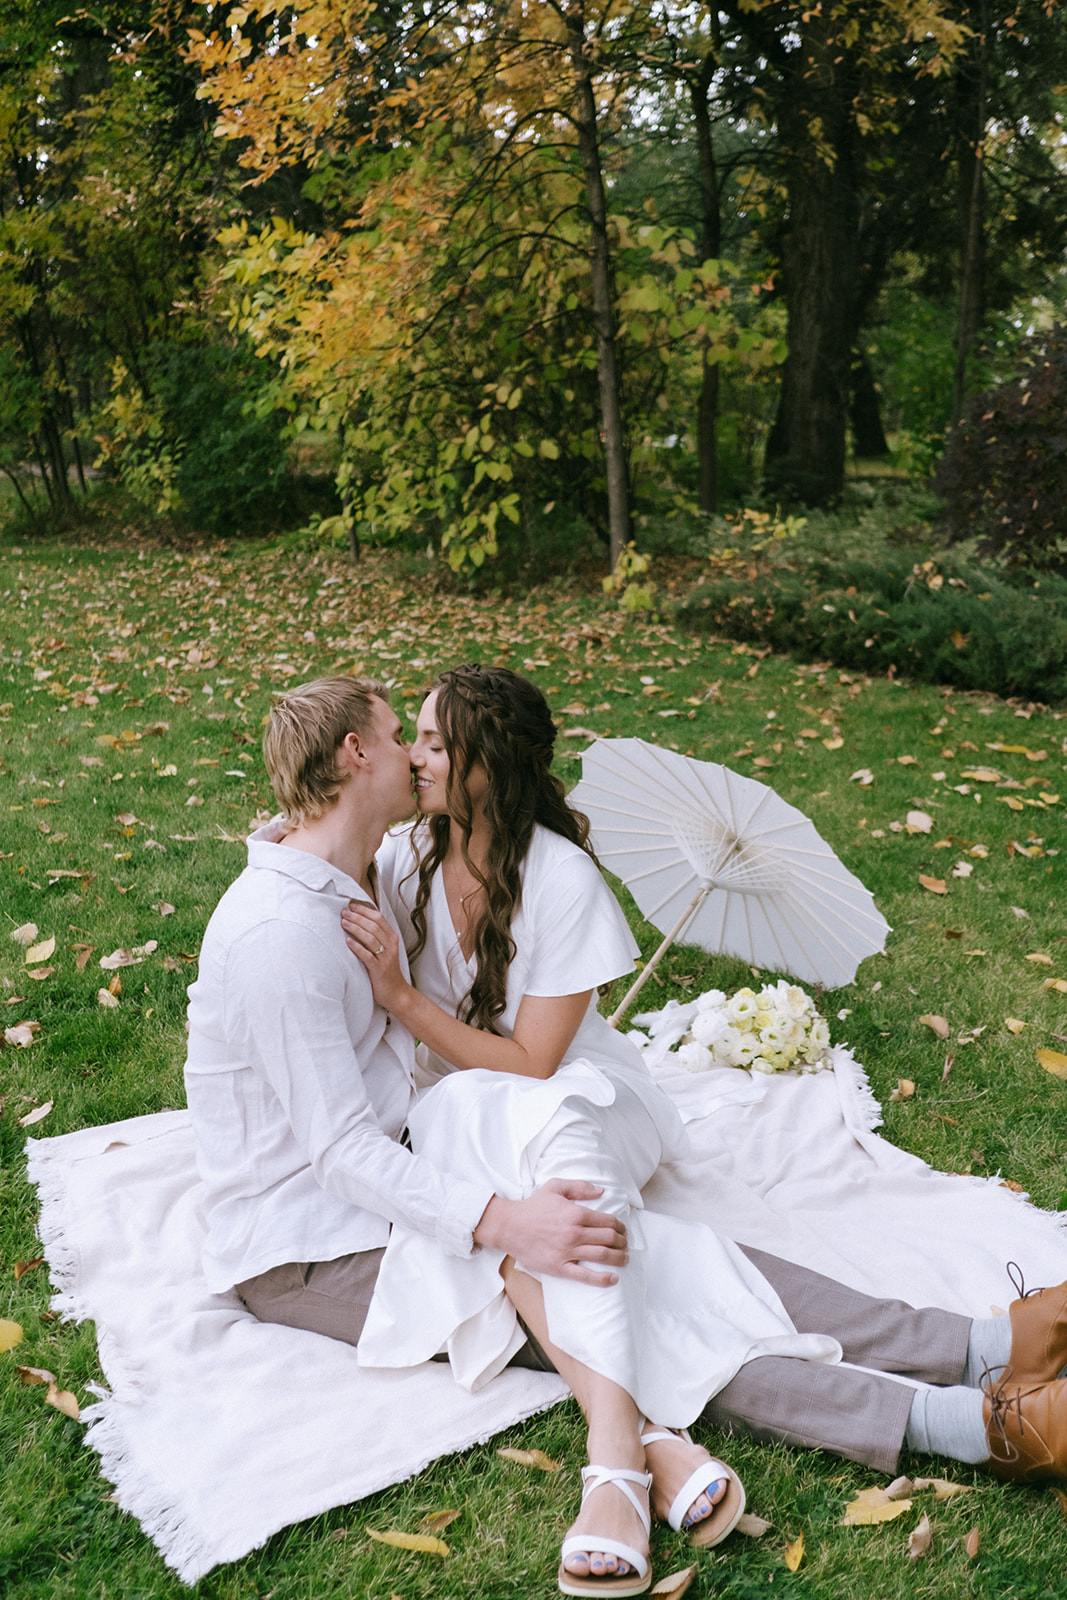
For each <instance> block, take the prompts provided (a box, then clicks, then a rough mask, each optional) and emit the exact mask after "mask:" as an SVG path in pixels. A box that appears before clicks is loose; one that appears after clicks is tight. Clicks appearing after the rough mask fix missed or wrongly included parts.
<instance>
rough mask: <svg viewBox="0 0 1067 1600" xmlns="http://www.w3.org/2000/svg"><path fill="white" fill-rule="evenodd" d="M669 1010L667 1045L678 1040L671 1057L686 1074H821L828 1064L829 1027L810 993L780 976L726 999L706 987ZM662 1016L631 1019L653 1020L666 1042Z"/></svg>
mask: <svg viewBox="0 0 1067 1600" xmlns="http://www.w3.org/2000/svg"><path fill="white" fill-rule="evenodd" d="M667 1010H669V1011H671V1012H672V1019H671V1020H672V1021H673V1026H672V1027H671V1028H670V1033H671V1034H672V1035H673V1038H672V1040H671V1043H672V1044H673V1043H675V1042H677V1049H676V1050H672V1052H671V1056H670V1058H669V1059H671V1060H673V1061H676V1062H677V1064H678V1065H679V1066H681V1067H684V1068H685V1069H686V1070H687V1071H688V1072H707V1071H708V1070H709V1069H710V1068H712V1067H747V1068H750V1069H751V1070H752V1071H753V1072H819V1071H821V1070H822V1069H823V1068H824V1067H828V1066H829V1065H830V1060H829V1050H830V1030H829V1028H828V1027H827V1025H826V1023H825V1021H824V1020H823V1018H822V1017H820V1015H819V1013H818V1012H817V1011H816V1009H815V1004H814V1002H813V1000H812V998H811V996H810V995H808V994H805V992H804V990H803V989H801V988H799V987H798V986H797V985H796V984H794V983H786V981H785V979H784V978H783V979H779V981H778V982H777V983H774V984H764V986H763V988H762V989H760V990H759V991H758V992H757V991H756V990H754V989H738V991H737V993H736V994H733V995H730V996H729V997H727V995H725V994H724V993H723V991H722V990H721V989H709V990H708V991H707V992H706V993H705V994H702V995H700V996H698V998H697V999H696V1000H695V1001H692V1002H690V1003H689V1004H688V1005H685V1006H675V1007H668V1008H667ZM683 1019H684V1020H685V1021H686V1022H687V1023H688V1027H687V1029H686V1031H685V1032H684V1033H683V1032H681V1030H680V1027H679V1024H680V1023H681V1022H682V1021H683ZM661 1020H662V1021H664V1022H665V1021H666V1020H667V1015H666V1011H664V1012H660V1013H652V1014H648V1015H646V1016H644V1017H638V1018H635V1021H636V1022H637V1023H639V1024H646V1025H647V1024H648V1023H653V1026H652V1029H651V1032H652V1036H653V1038H656V1037H657V1035H659V1036H660V1038H661V1041H662V1042H664V1043H665V1042H666V1040H665V1039H664V1038H663V1035H662V1029H661V1027H658V1026H656V1025H655V1024H656V1023H659V1022H661ZM635 1042H638V1043H641V1042H642V1041H640V1040H637V1041H635ZM645 1042H647V1041H645Z"/></svg>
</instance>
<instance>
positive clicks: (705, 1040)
mask: <svg viewBox="0 0 1067 1600" xmlns="http://www.w3.org/2000/svg"><path fill="white" fill-rule="evenodd" d="M729 1031H730V1024H729V1023H728V1022H727V1020H726V1014H725V1012H724V1011H723V1010H722V1009H721V1008H720V1009H719V1010H717V1011H698V1012H697V1014H696V1016H695V1017H694V1018H693V1026H692V1029H691V1034H692V1037H693V1038H694V1039H695V1040H696V1041H697V1043H698V1044H703V1045H707V1047H708V1049H709V1050H713V1049H714V1048H715V1046H716V1045H718V1044H720V1043H721V1041H722V1040H723V1039H724V1038H725V1037H726V1035H727V1033H728V1032H729Z"/></svg>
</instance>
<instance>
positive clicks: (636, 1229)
mask: <svg viewBox="0 0 1067 1600" xmlns="http://www.w3.org/2000/svg"><path fill="white" fill-rule="evenodd" d="M554 740H555V728H554V726H553V723H552V718H551V713H550V711H549V708H548V705H547V703H546V702H545V699H544V697H543V696H542V695H541V693H540V691H539V690H538V689H537V688H536V687H535V686H534V685H533V684H531V683H529V682H528V681H527V680H525V679H523V678H521V677H519V676H518V675H517V674H515V673H512V672H508V671H505V670H503V669H498V668H483V667H478V666H465V667H460V668H457V669H455V670H453V671H451V672H447V673H445V674H444V675H443V676H442V677H441V679H439V681H438V683H437V684H436V685H435V687H434V689H433V691H431V693H430V695H429V696H428V698H427V700H426V702H425V704H424V705H423V707H422V710H421V712H420V715H419V719H418V726H417V737H416V740H415V743H414V745H413V747H412V750H411V763H412V768H413V772H414V776H415V791H416V796H417V800H418V807H419V813H420V820H419V821H418V822H416V823H415V824H414V825H413V826H412V827H411V828H409V829H407V830H405V831H404V832H402V833H401V834H399V835H396V836H392V837H390V838H389V839H387V840H386V841H385V845H384V847H383V852H382V854H381V855H380V857H379V871H380V874H381V884H382V890H383V892H384V893H385V894H386V895H387V896H388V898H389V900H390V903H391V905H392V907H393V909H394V911H395V912H396V914H397V917H398V921H399V922H400V926H401V929H402V932H403V934H404V942H405V944H406V946H407V949H408V952H409V956H410V960H411V971H412V975H413V979H414V986H413V984H412V983H409V982H408V981H407V979H406V978H405V977H404V975H403V973H402V971H401V967H400V962H399V955H398V948H397V941H396V936H395V934H394V933H393V931H392V928H391V926H390V924H389V923H388V921H387V920H386V919H385V918H384V917H382V916H381V915H380V914H379V913H377V912H375V911H373V910H372V909H370V908H368V907H366V906H364V905H355V904H353V906H352V907H351V908H350V911H349V912H348V913H347V914H346V915H345V917H344V918H343V921H344V925H345V929H346V932H347V934H348V936H349V944H350V946H351V948H352V949H353V951H354V952H355V953H356V954H357V955H358V956H359V958H360V960H361V961H362V962H363V963H364V965H365V966H366V968H367V971H368V973H369V975H370V979H371V983H372V986H373V989H374V996H375V999H376V1000H377V1001H378V1002H379V1003H380V1004H381V1005H383V1006H385V1007H386V1008H387V1009H388V1010H389V1012H390V1013H391V1015H393V1016H394V1017H396V1018H397V1019H398V1020H399V1021H401V1022H402V1023H403V1024H404V1025H405V1026H406V1027H407V1028H408V1029H409V1030H410V1032H411V1033H412V1034H413V1035H414V1036H415V1037H416V1038H418V1039H419V1040H421V1047H420V1061H421V1067H422V1070H423V1072H424V1074H425V1081H426V1083H427V1084H432V1085H434V1086H433V1087H432V1088H430V1090H429V1092H428V1093H426V1094H425V1095H424V1096H423V1098H422V1099H421V1100H420V1102H419V1104H418V1105H417V1106H416V1108H415V1111H414V1113H413V1115H412V1118H411V1120H410V1128H411V1135H412V1142H413V1145H414V1147H415V1148H416V1149H418V1150H420V1151H422V1152H424V1153H426V1154H427V1155H429V1156H430V1158H431V1159H432V1160H433V1161H434V1163H435V1164H437V1165H441V1166H449V1165H451V1167H452V1169H453V1170H459V1169H462V1170H465V1171H470V1170H472V1167H473V1166H474V1165H475V1164H477V1166H478V1167H479V1168H480V1169H483V1170H486V1171H487V1172H488V1173H489V1175H490V1176H491V1177H492V1179H493V1182H494V1185H495V1188H496V1191H497V1192H498V1193H501V1194H505V1195H508V1196H509V1197H513V1198H518V1197H520V1196H521V1195H522V1194H525V1193H528V1192H529V1191H530V1189H532V1188H533V1187H535V1186H536V1185H537V1184H539V1183H542V1182H545V1181H547V1180H548V1179H549V1178H552V1177H581V1178H589V1179H592V1180H593V1181H595V1182H597V1183H599V1184H601V1185H602V1186H603V1190H604V1193H603V1196H602V1198H601V1199H599V1200H598V1201H597V1204H598V1206H599V1207H600V1208H601V1209H603V1210H610V1211H613V1212H615V1213H616V1214H617V1215H618V1216H620V1218H621V1219H622V1220H623V1221H624V1222H625V1224H626V1227H627V1230H628V1234H629V1240H630V1251H631V1262H630V1265H629V1266H628V1267H627V1268H626V1269H625V1270H624V1271H623V1273H622V1274H621V1275H620V1278H619V1281H618V1282H617V1283H616V1284H614V1285H613V1286H612V1287H608V1288H599V1287H591V1286H589V1285H586V1284H580V1283H575V1282H568V1281H567V1280H563V1279H559V1278H554V1279H545V1280H543V1281H538V1280H537V1279H535V1278H534V1277H532V1276H531V1275H529V1274H527V1273H526V1272H524V1271H523V1270H522V1268H521V1264H519V1263H515V1262H514V1261H511V1260H510V1259H509V1260H505V1261H501V1260H500V1258H499V1257H498V1256H495V1255H494V1254H493V1253H492V1252H488V1251H481V1252H478V1253H477V1254H476V1255H475V1256H474V1257H472V1258H471V1259H470V1260H469V1261H466V1262H463V1261H460V1262H456V1261H446V1260H445V1258H444V1257H443V1255H440V1254H439V1253H438V1252H437V1251H436V1250H435V1248H434V1246H433V1244H432V1242H431V1241H429V1240H426V1239H424V1238H422V1237H420V1236H417V1235H415V1234H407V1233H404V1232H403V1231H402V1230H397V1229H394V1232H393V1237H392V1241H391V1243H390V1246H389V1250H388V1252H387V1254H386V1260H385V1263H384V1265H383V1270H382V1274H381V1276H380V1277H379V1282H378V1288H377V1289H376V1291H375V1297H374V1302H373V1304H372V1308H371V1313H370V1317H369V1319H368V1323H367V1327H366V1329H365V1331H364V1334H363V1338H362V1340H361V1343H360V1359H361V1361H364V1362H365V1363H366V1364H370V1365H408V1364H412V1363H414V1362H417V1361H421V1360H425V1359H427V1358H428V1357H430V1356H433V1355H435V1354H437V1353H438V1352H439V1351H440V1350H442V1349H447V1351H448V1354H449V1357H450V1360H451V1362H452V1365H453V1370H454V1371H455V1373H456V1376H457V1378H458V1379H459V1381H460V1382H462V1383H465V1384H466V1385H467V1386H468V1387H471V1388H473V1387H476V1386H478V1385H479V1384H480V1383H483V1382H485V1381H487V1380H488V1378H489V1377H491V1376H493V1375H494V1374H495V1373H496V1372H498V1371H499V1370H500V1369H501V1368H502V1367H503V1366H504V1365H505V1364H506V1362H507V1361H508V1360H509V1359H510V1357H511V1356H512V1355H513V1354H514V1353H515V1352H516V1351H517V1350H518V1348H519V1347H520V1346H521V1344H522V1343H523V1339H524V1330H523V1327H522V1325H521V1324H520V1323H519V1322H518V1320H517V1319H516V1317H515V1314H514V1309H513V1308H516V1309H517V1310H518V1312H519V1314H520V1316H521V1318H522V1320H523V1322H524V1323H525V1324H526V1327H527V1328H528V1329H530V1330H531V1331H532V1332H533V1333H534V1334H535V1335H536V1337H537V1339H538V1340H539V1341H540V1343H541V1344H542V1345H543V1346H544V1348H545V1349H546V1350H547V1352H548V1353H549V1355H550V1356H551V1359H552V1361H553V1364H554V1365H555V1366H556V1367H557V1369H558V1370H559V1372H560V1373H561V1374H562V1376H563V1377H564V1378H565V1379H566V1380H567V1382H568V1383H569V1385H570V1387H571V1389H572V1391H573V1392H574V1393H575V1395H576V1396H577V1398H578V1399H579V1401H580V1403H581V1405H582V1408H583V1410H584V1412H585V1415H586V1419H587V1421H588V1425H589V1454H590V1461H591V1462H592V1463H594V1465H591V1466H590V1467H589V1468H587V1469H586V1470H585V1472H584V1473H583V1478H584V1480H585V1494H584V1497H583V1506H582V1511H581V1513H580V1514H579V1517H578V1519H577V1521H576V1522H575V1524H574V1528H573V1529H572V1533H571V1536H570V1537H569V1538H568V1539H567V1541H565V1544H564V1548H563V1558H562V1562H561V1566H560V1574H559V1581H560V1588H561V1589H562V1591H563V1592H564V1593H567V1594H580V1593H587V1592H596V1591H597V1590H602V1591H603V1592H605V1593H610V1594H613V1595H621V1594H638V1593H641V1592H643V1590H644V1589H646V1588H647V1587H648V1584H649V1581H650V1580H649V1576H648V1561H647V1532H648V1513H647V1510H646V1506H645V1501H644V1494H645V1492H646V1491H647V1488H648V1486H649V1483H650V1482H651V1484H652V1489H653V1503H654V1505H655V1508H656V1510H657V1511H658V1512H659V1514H660V1515H661V1516H663V1517H664V1518H665V1519H669V1520H670V1521H671V1522H672V1524H673V1525H674V1526H675V1527H679V1526H687V1527H693V1529H694V1535H693V1537H694V1540H695V1541H696V1542H699V1543H705V1544H711V1543H717V1542H718V1540H719V1539H721V1538H724V1537H725V1536H726V1534H727V1533H728V1532H729V1531H730V1529H731V1528H732V1527H733V1526H734V1525H735V1524H736V1521H737V1518H738V1517H739V1516H740V1514H741V1510H742V1508H743V1505H744V1496H743V1492H742V1491H741V1487H740V1484H739V1483H738V1482H737V1480H736V1478H735V1477H734V1475H733V1474H732V1473H731V1472H730V1470H729V1469H728V1468H726V1467H724V1466H723V1465H722V1464H721V1463H719V1462H715V1461H713V1460H712V1458H711V1457H710V1456H708V1454H707V1452H706V1451H704V1450H702V1449H701V1448H700V1447H699V1446H697V1445H694V1444H693V1443H692V1442H691V1441H690V1440H689V1439H688V1437H687V1436H685V1435H682V1436H679V1435H678V1434H677V1433H672V1432H671V1431H670V1429H671V1428H674V1429H677V1428H680V1427H682V1428H684V1426H685V1425H686V1424H687V1423H689V1422H690V1421H692V1420H693V1418H694V1417H695V1416H697V1415H698V1414H699V1412H700V1410H701V1409H702V1407H703V1405H704V1404H705V1402H706V1400H707V1399H708V1398H709V1397H710V1395H711V1394H713V1393H715V1392H716V1391H717V1390H718V1389H719V1388H721V1387H722V1385H723V1384H724V1383H726V1382H727V1381H728V1380H729V1378H730V1377H732V1376H733V1374H734V1373H735V1372H736V1371H737V1369H738V1368H739V1367H740V1366H741V1364H742V1363H743V1362H744V1361H745V1360H747V1359H749V1358H750V1356H752V1355H753V1354H756V1353H758V1352H768V1351H772V1350H773V1351H775V1352H777V1353H781V1354H797V1355H807V1356H811V1357H814V1358H816V1359H836V1358H837V1357H838V1356H839V1347H838V1346H837V1345H836V1343H835V1342H834V1341H832V1340H828V1339H824V1338H821V1337H813V1336H806V1337H801V1336H800V1335H798V1334H796V1333H795V1331H794V1329H793V1327H792V1324H791V1323H790V1322H789V1320H788V1317H787V1316H786V1313H785V1311H784V1309H783V1308H782V1306H781V1303H780V1302H779V1301H778V1299H777V1296H775V1295H774V1293H773V1291H771V1290H770V1288H769V1286H768V1285H767V1284H766V1283H765V1281H764V1280H763V1279H762V1278H761V1277H760V1275H759V1274H758V1273H757V1272H756V1271H755V1270H754V1269H753V1268H752V1267H751V1265H750V1264H749V1263H748V1262H747V1260H746V1259H745V1258H744V1257H743V1256H742V1255H741V1253H740V1252H739V1251H738V1250H737V1249H736V1247H734V1246H733V1245H730V1244H728V1243H727V1242H725V1241H721V1240H719V1239H718V1238H717V1236H716V1235H715V1234H713V1233H712V1232H711V1230H709V1229H706V1228H702V1227H698V1226H696V1225H694V1224H690V1223H684V1222H681V1221H678V1220H676V1219H673V1218H667V1217H661V1216H655V1215H653V1214H650V1213H647V1212H645V1211H643V1210H642V1208H641V1201H640V1189H641V1187H642V1186H643V1184H645V1183H646V1182H647V1181H648V1179H649V1178H650V1177H651V1175H652V1173H653V1172H654V1171H655V1170H656V1168H657V1166H658V1165H659V1164H660V1163H661V1162H662V1161H665V1160H672V1159H675V1158H676V1157H677V1156H679V1155H680V1154H681V1153H682V1152H683V1151H684V1148H685V1135H684V1133H683V1130H682V1127H681V1124H680V1121H679V1119H678V1117H677V1113H676V1112H675V1111H674V1108H673V1107H672V1106H671V1104H670V1102H669V1101H668V1100H667V1099H666V1097H665V1096H663V1095H662V1094H661V1093H660V1092H659V1090H657V1089H656V1088H655V1086H654V1085H653V1084H652V1082H651V1079H650V1078H649V1076H648V1074H647V1071H646V1069H645V1067H644V1065H643V1063H642V1062H641V1059H640V1057H639V1055H638V1052H637V1051H636V1049H635V1048H634V1047H633V1046H632V1045H631V1044H630V1043H629V1042H628V1041H627V1040H626V1039H624V1038H621V1037H620V1036H619V1035H618V1034H617V1033H616V1032H615V1031H614V1030H613V1029H611V1028H610V1027H609V1026H608V1024H607V1023H606V1022H605V1021H604V1020H603V1018H601V1017H600V1015H599V1013H598V1012H597V1009H596V1001H595V991H596V989H597V987H598V986H599V985H600V984H602V983H604V982H606V981H608V980H610V979H612V978H615V977H618V976H620V975H622V974H623V973H625V972H629V971H630V970H632V965H633V958H634V955H635V954H636V953H637V948H636V945H635V944H634V941H633V939H632V937H631V935H630V933H629V930H628V928H627V927H626V923H625V920H624V918H623V916H622V913H621V911H620V910H619V907H618V905H617V903H616V901H615V899H614V897H613V896H612V894H611V892H610V891H609V890H608V888H607V886H606V884H605V883H604V881H603V879H602V878H601V876H600V873H599V870H598V868H597V865H596V862H595V859H594V857H593V856H592V853H591V850H590V849H589V846H588V844H587V834H588V823H587V821H586V819H585V818H584V817H581V816H580V815H579V814H577V813H576V812H573V811H571V810H570V809H569V807H568V806H567V804H566V800H565V796H564V791H563V786H562V784H561V783H560V782H559V780H558V779H557V778H555V777H554V776H553V775H552V773H551V771H550V765H551V760H552V751H553V744H554ZM457 1069H458V1070H457ZM502 1279H503V1283H502V1281H501V1280H502ZM504 1285H506V1290H507V1295H506V1296H505V1294H504V1292H503V1289H504ZM413 1301H414V1302H415V1303H416V1304H417V1306H418V1315H413V1314H412V1303H413ZM644 1416H652V1417H656V1418H658V1419H659V1424H658V1425H656V1426H652V1425H649V1424H646V1423H645V1422H644V1420H643V1418H644ZM663 1424H666V1425H667V1427H664V1426H662V1425H663ZM601 1463H604V1464H603V1465H601ZM649 1473H651V1478H650V1477H649V1476H648V1474H649Z"/></svg>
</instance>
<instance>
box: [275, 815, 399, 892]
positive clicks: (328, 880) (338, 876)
mask: <svg viewBox="0 0 1067 1600" xmlns="http://www.w3.org/2000/svg"><path fill="white" fill-rule="evenodd" d="M288 832H289V825H288V823H287V822H286V820H285V818H284V817H283V816H282V815H281V813H280V812H279V814H278V815H277V816H276V817H272V818H271V820H270V821H269V822H267V823H264V825H263V827H262V828H257V829H256V831H255V833H251V834H249V836H248V865H249V866H250V867H256V868H258V869H260V870H263V871H267V872H281V873H284V875H285V876H286V877H287V878H295V879H296V880H297V881H298V882H299V883H302V884H305V885H306V887H307V888H309V889H314V890H315V891H316V892H318V893H321V892H322V891H323V890H324V889H327V890H328V889H333V890H334V891H335V892H336V893H337V894H339V895H342V896H343V897H344V898H346V899H348V900H366V901H368V903H370V904H373V901H371V899H370V896H369V895H368V894H367V891H366V890H365V889H363V888H362V887H361V886H360V885H359V884H358V883H357V882H356V880H355V878H350V877H349V876H348V873H347V872H342V871H341V869H340V867H335V866H334V864H333V862H332V861H326V860H324V859H323V857H322V856H315V855H312V854H311V853H310V851H307V850H291V849H289V848H288V847H287V846H285V845H283V844H282V843H281V840H282V839H284V838H285V835H286V834H287V833H288Z"/></svg>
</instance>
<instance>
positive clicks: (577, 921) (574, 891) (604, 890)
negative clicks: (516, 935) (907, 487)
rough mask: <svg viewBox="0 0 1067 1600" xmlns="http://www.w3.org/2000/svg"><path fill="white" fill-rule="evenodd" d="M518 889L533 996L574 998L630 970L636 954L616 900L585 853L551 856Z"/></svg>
mask: <svg viewBox="0 0 1067 1600" xmlns="http://www.w3.org/2000/svg"><path fill="white" fill-rule="evenodd" d="M530 876H531V874H529V873H528V874H527V881H526V883H525V884H524V886H523V908H522V921H523V923H524V924H525V927H524V928H523V930H522V931H523V935H524V938H528V939H529V958H530V959H529V968H528V971H527V973H526V975H525V978H524V981H523V984H522V987H523V992H524V993H526V994H532V995H561V994H578V993H580V992H581V991H582V990H583V989H596V988H598V987H599V985H600V984H602V983H609V982H610V981H611V979H612V978H618V977H622V976H623V975H624V974H628V973H630V972H632V971H633V965H634V958H635V956H637V955H639V954H640V950H639V948H638V946H637V943H636V941H635V939H634V937H633V935H632V933H631V932H630V930H629V928H628V927H627V925H626V918H625V917H624V916H623V914H622V908H621V907H620V905H619V903H618V901H617V900H616V899H615V896H614V895H613V894H612V892H611V890H610V889H609V888H608V886H607V884H606V883H605V882H604V879H603V878H602V877H601V875H600V870H599V868H598V867H597V865H596V863H595V862H594V861H592V860H591V859H590V857H589V856H587V855H586V854H585V852H584V851H582V850H578V849H577V848H575V849H574V850H573V853H571V852H570V851H568V852H567V853H565V854H557V853H555V852H552V853H550V854H549V855H548V856H547V857H546V860H545V861H544V863H543V864H539V866H538V868H537V870H536V872H535V874H533V875H532V876H533V877H534V881H533V882H532V883H530V881H529V879H530Z"/></svg>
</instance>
